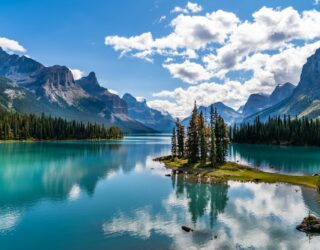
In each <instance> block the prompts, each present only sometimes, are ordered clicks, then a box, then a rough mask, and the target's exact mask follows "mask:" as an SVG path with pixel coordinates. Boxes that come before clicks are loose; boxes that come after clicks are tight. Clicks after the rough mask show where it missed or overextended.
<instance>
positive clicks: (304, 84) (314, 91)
mask: <svg viewBox="0 0 320 250" xmlns="http://www.w3.org/2000/svg"><path fill="white" fill-rule="evenodd" d="M294 96H296V97H298V96H308V97H309V98H310V99H311V100H315V99H320V49H318V50H317V51H316V53H315V54H314V55H312V56H311V57H309V58H308V60H307V63H306V64H305V65H304V66H303V69H302V73H301V78H300V82H299V85H298V86H297V88H296V90H295V91H294Z"/></svg>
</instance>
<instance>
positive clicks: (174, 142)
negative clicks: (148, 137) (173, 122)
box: [171, 128, 177, 159]
mask: <svg viewBox="0 0 320 250" xmlns="http://www.w3.org/2000/svg"><path fill="white" fill-rule="evenodd" d="M171 156H172V158H173V159H174V158H175V157H176V156H177V135H176V128H173V129H172V136H171Z"/></svg>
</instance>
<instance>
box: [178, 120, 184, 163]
mask: <svg viewBox="0 0 320 250" xmlns="http://www.w3.org/2000/svg"><path fill="white" fill-rule="evenodd" d="M177 132H178V133H177V136H178V155H179V157H180V158H183V157H184V156H185V145H184V144H185V143H184V142H185V132H184V126H183V125H182V124H181V122H180V120H179V119H177Z"/></svg>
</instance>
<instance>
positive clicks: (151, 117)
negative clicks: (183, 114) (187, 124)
mask: <svg viewBox="0 0 320 250" xmlns="http://www.w3.org/2000/svg"><path fill="white" fill-rule="evenodd" d="M122 99H123V100H124V101H126V103H127V105H128V116H129V117H130V118H132V119H134V120H136V121H138V122H140V123H142V124H145V125H146V126H148V127H150V128H152V129H154V130H157V131H160V132H171V130H172V128H173V127H174V126H175V120H174V119H173V117H172V116H171V115H169V114H163V113H161V112H160V111H158V110H155V109H152V108H150V107H149V106H148V105H147V103H146V101H145V100H143V101H138V100H137V99H136V98H135V97H133V96H132V95H130V94H128V93H126V94H125V95H124V96H123V97H122Z"/></svg>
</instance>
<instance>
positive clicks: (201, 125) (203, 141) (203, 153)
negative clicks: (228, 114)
mask: <svg viewBox="0 0 320 250" xmlns="http://www.w3.org/2000/svg"><path fill="white" fill-rule="evenodd" d="M198 131H199V132H198V133H199V138H200V160H201V165H202V166H205V164H206V162H207V147H208V144H207V135H206V134H207V133H206V123H205V121H204V116H203V113H202V112H200V115H199V118H198Z"/></svg>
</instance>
